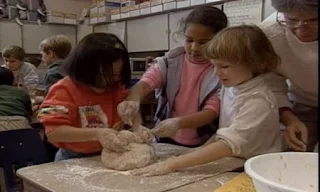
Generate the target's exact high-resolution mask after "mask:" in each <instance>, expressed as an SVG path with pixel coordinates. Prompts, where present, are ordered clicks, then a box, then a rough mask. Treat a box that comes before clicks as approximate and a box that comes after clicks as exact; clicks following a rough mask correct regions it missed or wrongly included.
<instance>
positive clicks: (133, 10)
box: [129, 5, 140, 17]
mask: <svg viewBox="0 0 320 192" xmlns="http://www.w3.org/2000/svg"><path fill="white" fill-rule="evenodd" d="M129 15H130V17H137V16H139V15H140V6H139V5H134V6H131V7H130V14H129Z"/></svg>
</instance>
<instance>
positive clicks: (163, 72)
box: [118, 6, 228, 147]
mask: <svg viewBox="0 0 320 192" xmlns="http://www.w3.org/2000/svg"><path fill="white" fill-rule="evenodd" d="M227 23H228V22H227V17H226V15H225V14H224V13H223V12H222V11H221V10H219V9H218V8H215V7H212V6H201V7H198V8H195V9H194V10H193V11H192V12H191V13H190V14H189V15H188V16H187V18H186V19H185V20H183V22H182V23H181V24H182V25H181V33H183V35H184V36H185V44H184V47H177V48H174V49H172V50H170V51H169V52H168V53H166V55H165V56H164V57H158V58H156V59H155V61H156V62H155V64H154V65H152V66H151V67H150V68H149V70H148V71H147V72H146V73H145V74H144V75H143V77H142V78H141V80H140V81H139V82H138V83H137V84H136V85H135V86H134V87H133V88H132V89H130V93H129V96H128V97H127V99H126V101H125V102H123V103H121V104H120V105H119V106H118V112H119V115H120V116H121V117H122V119H123V121H124V122H125V123H129V124H131V122H130V121H131V119H132V118H133V117H135V115H136V113H138V111H139V103H140V102H141V100H142V99H143V98H144V97H145V96H147V95H148V94H150V93H151V92H152V91H154V90H156V94H157V98H158V99H159V102H158V108H157V112H156V115H155V116H156V123H157V124H156V127H155V128H154V129H153V130H152V131H153V133H154V134H155V135H156V136H158V137H159V142H161V143H171V144H177V145H182V146H187V147H197V146H200V145H202V144H203V143H205V142H206V141H207V140H208V139H209V138H210V136H212V135H213V134H214V132H215V131H216V128H217V124H216V122H217V121H216V120H217V118H218V115H219V105H220V101H219V99H218V97H217V95H216V93H218V90H219V88H220V82H219V79H218V77H217V76H216V75H215V74H214V66H213V65H212V64H211V63H210V61H209V60H208V59H206V58H205V57H204V56H203V54H202V45H204V44H205V43H206V42H208V41H210V40H211V39H212V38H213V37H214V36H215V34H216V33H218V32H219V31H220V30H222V29H223V28H225V27H227Z"/></svg>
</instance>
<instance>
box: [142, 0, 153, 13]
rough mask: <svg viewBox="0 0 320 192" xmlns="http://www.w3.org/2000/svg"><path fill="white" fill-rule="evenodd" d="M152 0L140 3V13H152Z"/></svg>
mask: <svg viewBox="0 0 320 192" xmlns="http://www.w3.org/2000/svg"><path fill="white" fill-rule="evenodd" d="M150 6H151V4H150V1H146V2H144V3H141V4H140V15H147V14H150V13H151V8H150Z"/></svg>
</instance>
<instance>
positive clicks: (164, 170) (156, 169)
mask: <svg viewBox="0 0 320 192" xmlns="http://www.w3.org/2000/svg"><path fill="white" fill-rule="evenodd" d="M169 165H170V160H167V161H163V162H159V163H155V164H152V165H149V166H147V167H143V168H140V169H136V170H133V171H131V172H130V174H131V175H135V176H143V177H150V176H157V175H166V174H169V173H172V172H174V171H175V170H174V169H173V168H171V167H170V166H169Z"/></svg>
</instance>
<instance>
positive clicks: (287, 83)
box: [260, 13, 318, 107]
mask: <svg viewBox="0 0 320 192" xmlns="http://www.w3.org/2000/svg"><path fill="white" fill-rule="evenodd" d="M260 27H261V28H262V30H263V31H264V32H265V34H266V35H267V37H268V38H269V40H270V41H271V43H272V45H273V48H274V49H275V51H276V53H277V54H278V55H279V56H280V58H281V65H280V66H279V68H278V69H277V71H276V73H277V75H275V74H273V75H270V76H268V77H267V79H268V80H267V82H268V84H269V86H270V88H271V89H272V90H273V91H274V93H275V94H276V96H277V98H278V102H279V106H280V107H291V103H290V102H289V100H288V95H289V99H290V100H291V101H294V102H297V103H301V104H305V105H309V106H314V107H318V41H314V42H310V43H305V42H301V41H300V40H299V39H298V38H297V37H296V36H295V35H294V34H293V33H292V32H291V31H290V30H288V29H287V28H285V27H282V26H280V25H279V24H278V23H277V22H276V13H273V14H272V15H270V16H269V17H268V18H267V19H266V20H264V21H263V22H262V24H261V25H260Z"/></svg>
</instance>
